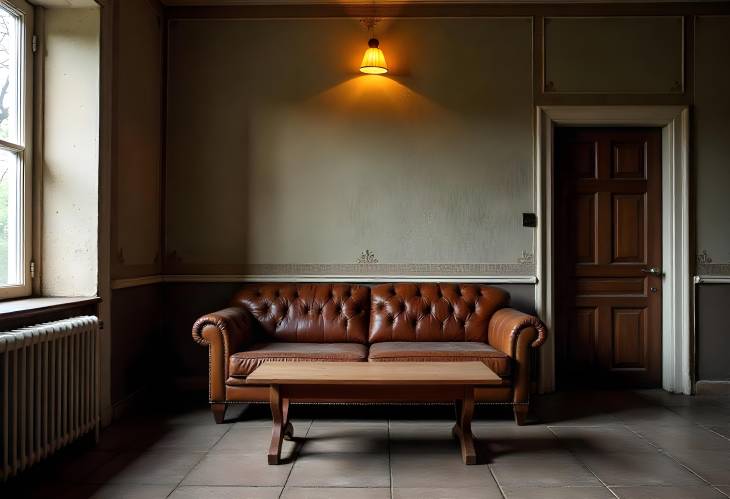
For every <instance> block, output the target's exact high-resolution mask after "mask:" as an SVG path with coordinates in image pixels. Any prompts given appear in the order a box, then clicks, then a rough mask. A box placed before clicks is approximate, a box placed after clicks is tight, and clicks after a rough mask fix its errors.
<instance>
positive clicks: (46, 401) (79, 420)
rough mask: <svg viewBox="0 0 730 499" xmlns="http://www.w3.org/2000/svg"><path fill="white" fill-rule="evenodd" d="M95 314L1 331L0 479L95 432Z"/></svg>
mask: <svg viewBox="0 0 730 499" xmlns="http://www.w3.org/2000/svg"><path fill="white" fill-rule="evenodd" d="M98 333H99V327H98V319H97V318H96V317H93V316H80V317H74V318H71V319H64V320H60V321H55V322H49V323H46V324H38V325H35V326H30V327H25V328H21V329H17V330H14V331H8V332H0V481H5V480H7V479H8V477H11V476H13V475H15V474H17V473H19V472H21V471H23V470H24V469H26V468H28V467H29V466H31V465H33V464H35V463H37V462H38V461H40V460H42V459H44V458H45V457H47V456H49V455H50V454H52V453H53V452H55V451H56V450H58V449H60V448H61V447H63V446H64V445H66V444H68V443H70V442H72V441H74V440H75V439H77V438H79V437H80V436H82V435H85V434H87V433H90V432H91V431H94V433H95V437H98V432H99V340H98Z"/></svg>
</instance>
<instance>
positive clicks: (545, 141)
mask: <svg viewBox="0 0 730 499" xmlns="http://www.w3.org/2000/svg"><path fill="white" fill-rule="evenodd" d="M536 120H537V123H536V126H537V128H536V134H535V137H536V145H535V164H536V165H537V168H536V169H535V185H536V187H537V197H536V205H537V214H538V220H539V221H541V223H540V224H539V227H540V228H539V229H538V231H537V244H536V253H537V254H536V258H535V260H536V264H537V285H536V286H535V305H536V309H537V313H538V314H539V316H540V317H541V318H542V320H543V321H544V322H545V324H546V326H547V327H548V331H553V326H554V324H555V299H554V296H555V294H554V293H555V279H554V277H553V276H554V275H555V261H554V248H555V238H554V233H553V229H554V228H553V218H554V210H555V204H554V194H553V189H554V187H555V186H554V171H553V168H554V163H553V141H554V129H555V127H556V126H557V125H570V126H614V127H615V126H634V127H646V126H655V127H661V129H662V269H663V271H664V274H665V275H664V284H663V286H662V288H663V289H662V387H663V388H664V389H665V390H667V391H670V392H675V393H684V394H691V393H692V372H691V366H692V362H691V359H692V344H691V341H690V340H691V338H692V307H693V306H694V304H693V302H692V279H691V264H692V257H691V254H690V208H689V199H690V190H689V188H690V173H689V107H687V106H537V112H536ZM555 362H556V359H555V335H554V334H549V335H548V340H547V341H546V343H545V345H543V347H542V348H541V349H540V377H539V390H540V392H541V393H545V392H551V391H553V390H555Z"/></svg>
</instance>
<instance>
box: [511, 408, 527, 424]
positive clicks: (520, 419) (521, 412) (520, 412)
mask: <svg viewBox="0 0 730 499" xmlns="http://www.w3.org/2000/svg"><path fill="white" fill-rule="evenodd" d="M513 408H514V411H515V423H517V425H518V426H524V425H525V422H526V421H527V411H528V410H529V409H530V406H529V405H527V404H515V405H514V406H513Z"/></svg>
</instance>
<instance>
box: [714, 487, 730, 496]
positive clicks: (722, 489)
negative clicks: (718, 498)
mask: <svg viewBox="0 0 730 499" xmlns="http://www.w3.org/2000/svg"><path fill="white" fill-rule="evenodd" d="M715 488H716V489H718V490H720V492H722V493H723V494H725V495H726V496H728V497H730V486H726V485H721V486H719V487H715Z"/></svg>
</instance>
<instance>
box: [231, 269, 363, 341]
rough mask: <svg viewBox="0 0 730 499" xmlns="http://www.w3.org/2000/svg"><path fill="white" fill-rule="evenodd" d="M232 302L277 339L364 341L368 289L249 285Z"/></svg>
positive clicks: (329, 286) (271, 337)
mask: <svg viewBox="0 0 730 499" xmlns="http://www.w3.org/2000/svg"><path fill="white" fill-rule="evenodd" d="M231 304H232V305H235V306H239V307H243V308H245V309H246V310H248V311H249V312H250V313H251V315H252V316H253V317H254V318H255V319H256V321H257V322H258V324H259V326H260V327H259V334H261V335H263V336H267V337H269V338H270V339H276V340H277V341H291V342H304V343H340V342H351V343H366V342H367V335H368V321H369V318H370V288H368V287H365V286H357V285H352V284H304V283H301V284H286V283H281V284H279V283H270V284H250V285H246V286H244V287H243V288H242V289H241V290H240V291H238V293H236V294H235V295H234V297H233V300H232V301H231Z"/></svg>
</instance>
